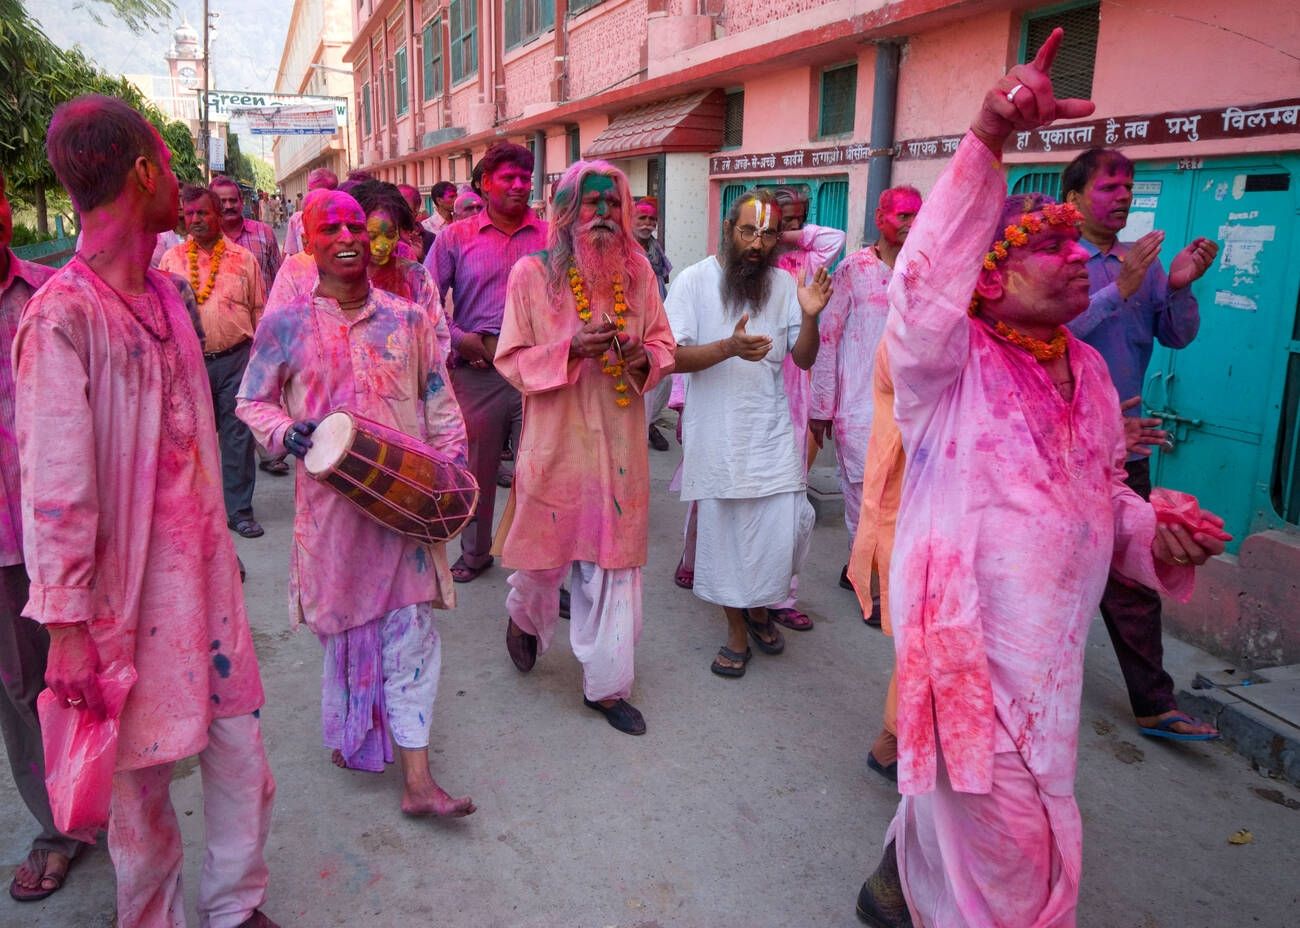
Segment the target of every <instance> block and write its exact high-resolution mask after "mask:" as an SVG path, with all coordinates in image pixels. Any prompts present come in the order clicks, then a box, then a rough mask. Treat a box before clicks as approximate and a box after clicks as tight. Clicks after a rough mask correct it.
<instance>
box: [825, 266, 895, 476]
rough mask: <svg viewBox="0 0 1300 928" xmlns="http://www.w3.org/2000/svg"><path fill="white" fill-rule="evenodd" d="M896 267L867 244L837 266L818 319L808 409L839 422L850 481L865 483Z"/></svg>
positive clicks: (838, 440)
mask: <svg viewBox="0 0 1300 928" xmlns="http://www.w3.org/2000/svg"><path fill="white" fill-rule="evenodd" d="M892 274H893V268H891V267H890V266H889V265H888V264H886V263H885V262H883V261H881V260H880V258H879V257H877V255H876V251H875V249H874V248H870V247H868V248H863V249H862V250H861V251H857V252H854V253H853V254H851V255H849V256H848V257H847V258H845V259H844V262H843V263H842V264H840V266H839V267H838V268H836V270H835V276H834V278H833V280H832V286H833V287H834V288H835V289H834V293H832V294H831V299H830V302H829V303H827V304H826V309H824V310H823V311H822V314H821V318H820V320H818V322H819V326H818V332H819V333H820V336H821V346H820V347H819V348H818V351H817V361H816V363H815V364H813V367H812V389H811V398H810V401H809V410H808V415H809V417H810V418H812V419H825V420H827V421H829V422H831V423H833V425H834V429H833V432H834V436H835V453H836V455H837V456H838V458H839V465H840V471H841V473H842V474H843V475H844V478H845V480H846V481H848V482H849V483H862V480H863V476H862V475H863V469H864V464H865V461H866V458H867V440H868V439H869V438H870V437H871V422H872V419H873V418H874V412H873V410H874V409H875V406H874V404H873V402H872V399H871V391H872V386H871V384H872V371H873V369H874V367H875V357H876V348H877V347H878V346H879V344H880V339H881V338H882V337H883V336H884V334H885V319H886V318H888V316H889V278H890V276H891V275H892Z"/></svg>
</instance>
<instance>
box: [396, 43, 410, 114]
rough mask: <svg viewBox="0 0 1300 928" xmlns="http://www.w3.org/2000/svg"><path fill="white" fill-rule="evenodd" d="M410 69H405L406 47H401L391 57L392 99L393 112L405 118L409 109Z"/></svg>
mask: <svg viewBox="0 0 1300 928" xmlns="http://www.w3.org/2000/svg"><path fill="white" fill-rule="evenodd" d="M410 74H411V71H410V68H408V67H407V55H406V46H405V45H403V46H402V47H401V48H399V49H398V50H397V52H396V53H395V54H394V55H393V99H394V101H395V106H394V112H395V113H396V114H397V115H398V116H405V115H406V113H407V111H408V110H410V108H411V92H410V91H411V88H410V85H409V81H410Z"/></svg>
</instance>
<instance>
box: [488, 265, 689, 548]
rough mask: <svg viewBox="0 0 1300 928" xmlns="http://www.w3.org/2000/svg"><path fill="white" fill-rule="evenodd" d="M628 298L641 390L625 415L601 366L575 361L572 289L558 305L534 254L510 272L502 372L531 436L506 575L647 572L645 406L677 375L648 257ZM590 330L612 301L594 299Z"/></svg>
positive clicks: (524, 449) (605, 295)
mask: <svg viewBox="0 0 1300 928" xmlns="http://www.w3.org/2000/svg"><path fill="white" fill-rule="evenodd" d="M631 260H633V261H635V262H637V263H638V264H639V265H640V266H641V267H640V271H641V273H640V274H639V279H638V280H637V281H636V282H635V284H633V283H629V284H628V287H627V302H628V311H627V313H626V315H625V316H624V318H625V319H626V320H627V329H626V331H627V332H629V333H631V334H633V335H636V336H637V337H638V338H640V339H642V340H643V341H644V342H645V348H646V354H647V355H649V358H650V370H649V373H648V374H647V375H646V380H645V382H644V383H635V382H634V380H633V378H631V377H629V378H626V380H627V383H628V386H629V389H628V392H627V394H625V395H627V396H630V397H631V398H632V399H633V402H632V403H631V404H630V405H628V406H626V407H620V406H619V405H618V404H617V403H616V402H615V398H616V397H617V396H618V395H619V394H617V393H615V392H614V380H613V378H611V377H610V376H609V375H607V374H605V373H604V372H602V370H601V361H600V360H599V359H596V358H571V357H569V341H570V340H571V339H572V338H573V336H574V335H575V334H576V333H577V331H578V329H580V328H581V327H582V320H580V319H579V318H578V311H577V308H576V306H575V303H574V298H573V294H572V293H571V292H570V291H569V287H568V282H567V281H565V282H564V283H563V284H562V285H561V286H562V290H561V295H560V296H559V298H558V299H554V298H552V296H551V294H550V293H549V292H548V289H547V279H546V269H545V267H544V266H543V264H542V262H541V260H540V259H539V258H538V257H537V256H534V255H530V256H528V257H525V258H522V259H521V260H520V261H519V262H518V263H517V264H516V265H515V267H514V269H513V270H512V271H511V272H510V281H509V283H508V285H507V288H506V309H505V317H504V320H503V321H502V324H501V340H500V342H499V343H498V345H497V354H496V366H497V370H499V371H500V372H501V375H502V376H503V377H505V378H506V379H507V380H509V381H510V382H511V383H512V384H514V386H515V387H517V388H518V389H519V390H520V392H522V393H523V395H524V430H523V436H522V438H521V439H520V447H519V456H518V459H517V463H516V465H515V482H514V499H515V512H514V521H513V523H512V524H511V527H510V531H509V534H508V535H507V536H506V542H505V547H504V549H503V551H502V553H503V559H504V562H505V564H506V566H507V567H514V568H519V569H523V570H542V569H545V568H550V567H559V566H561V565H562V564H567V563H569V562H570V561H588V562H590V563H593V564H596V565H597V566H599V567H602V568H605V569H612V568H622V567H640V566H641V565H643V564H645V562H646V539H647V532H648V515H649V503H650V472H649V461H648V459H647V453H646V440H645V433H646V423H645V404H644V403H642V402H641V399H640V397H639V396H637V394H638V393H641V392H643V391H644V390H647V389H650V388H652V387H653V386H654V385H655V384H656V383H658V382H659V381H660V380H662V379H663V378H664V377H665V376H666V375H667V373H668V372H669V371H671V370H672V366H673V355H674V353H675V351H676V349H677V344H676V342H674V341H673V336H672V331H671V330H670V329H669V327H668V317H667V316H666V315H665V313H664V307H663V302H662V301H661V300H660V299H659V287H658V285H657V284H656V283H655V277H654V273H653V271H651V269H650V265H649V263H648V262H647V261H646V260H645V258H644V257H643V256H641V255H636V256H634V257H633V258H632V259H631ZM591 310H592V315H593V318H594V319H600V318H601V317H602V314H604V313H610V314H611V315H612V313H613V299H612V295H611V294H610V293H609V292H603V291H601V290H596V291H595V292H593V293H591Z"/></svg>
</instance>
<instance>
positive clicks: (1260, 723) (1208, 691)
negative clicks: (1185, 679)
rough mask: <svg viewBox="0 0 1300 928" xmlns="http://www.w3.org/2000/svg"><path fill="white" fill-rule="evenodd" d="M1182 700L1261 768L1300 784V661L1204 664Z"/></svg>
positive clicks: (1180, 699) (1184, 692)
mask: <svg viewBox="0 0 1300 928" xmlns="http://www.w3.org/2000/svg"><path fill="white" fill-rule="evenodd" d="M1178 704H1179V706H1180V707H1181V708H1182V709H1183V710H1184V711H1186V712H1190V713H1192V714H1193V715H1197V716H1199V717H1201V718H1204V719H1206V720H1207V721H1211V722H1213V723H1214V724H1215V725H1216V726H1218V729H1219V731H1221V732H1223V739H1224V741H1226V742H1227V743H1228V744H1229V745H1231V746H1232V748H1233V749H1234V750H1236V751H1237V752H1238V753H1239V754H1242V755H1244V756H1245V757H1247V758H1248V759H1249V760H1250V761H1251V762H1252V763H1253V764H1254V765H1255V766H1256V767H1257V768H1258V769H1259V770H1261V771H1263V772H1265V773H1267V774H1269V775H1270V776H1275V777H1280V778H1282V779H1285V780H1288V781H1290V782H1291V783H1294V784H1296V785H1300V664H1293V665H1290V666H1285V667H1270V668H1267V669H1264V670H1251V671H1240V670H1237V669H1236V668H1233V667H1226V668H1220V669H1217V670H1208V669H1207V670H1199V671H1197V673H1196V675H1195V678H1194V681H1193V683H1192V686H1191V688H1190V689H1184V690H1182V691H1181V692H1180V693H1179V694H1178Z"/></svg>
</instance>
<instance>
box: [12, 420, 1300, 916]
mask: <svg viewBox="0 0 1300 928" xmlns="http://www.w3.org/2000/svg"><path fill="white" fill-rule="evenodd" d="M651 458H652V465H653V475H654V494H655V496H654V499H655V503H654V509H653V513H652V517H651V523H650V524H651V553H650V563H649V566H648V568H647V570H646V574H645V581H646V582H645V589H646V601H645V606H646V626H645V632H644V636H643V638H642V640H641V645H640V647H639V649H638V652H637V670H638V677H637V686H636V692H635V694H634V702H635V703H636V705H638V706H639V707H640V708H641V709H642V710H643V711H644V712H645V716H646V720H647V723H648V725H649V734H648V735H646V736H645V737H643V738H631V737H627V736H625V735H621V734H619V733H617V732H615V731H614V730H613V729H612V728H610V727H609V726H608V725H607V724H606V723H605V721H604V720H603V719H602V718H600V717H599V716H598V715H596V714H595V713H593V712H591V711H589V710H587V709H585V708H584V707H583V706H582V703H581V682H580V672H579V668H578V665H577V663H576V662H575V661H574V660H573V658H572V655H571V654H570V651H569V647H568V643H567V640H564V639H563V638H561V639H560V640H558V641H557V644H556V647H555V648H554V649H553V651H552V652H551V653H549V654H547V655H546V656H545V657H543V658H542V659H541V660H539V662H538V665H537V668H536V669H535V670H534V671H533V673H532V674H530V675H528V676H522V675H520V674H519V673H518V672H517V671H516V670H515V669H514V667H513V666H512V665H511V663H510V660H509V658H508V657H507V655H506V651H505V646H504V642H503V636H504V626H505V619H504V611H503V602H504V597H505V589H506V585H505V578H506V571H504V570H502V569H500V568H499V567H498V568H496V569H494V570H492V571H490V572H489V573H488V574H486V575H484V576H483V577H482V578H480V579H479V580H478V581H476V582H474V583H472V584H470V585H469V586H462V587H458V588H457V590H458V592H459V593H460V596H461V602H460V606H459V608H458V609H456V610H455V611H454V612H452V613H449V614H447V615H446V618H445V619H444V620H443V621H442V626H441V628H442V635H443V676H442V682H441V690H440V693H439V699H438V703H437V706H436V708H435V718H434V725H433V751H434V758H435V763H436V768H435V775H436V776H437V777H438V779H439V780H440V782H441V783H442V784H443V785H444V786H445V787H446V788H447V789H448V790H449V791H451V792H452V793H453V794H456V795H459V794H461V793H464V792H468V793H470V794H472V795H473V797H474V800H475V802H476V803H477V804H478V808H479V811H478V812H477V814H475V815H474V816H472V817H471V818H469V819H465V820H460V821H455V822H446V823H444V822H431V821H419V820H411V819H406V818H404V817H403V816H402V815H401V813H400V811H399V810H398V799H399V780H398V776H397V771H396V769H395V768H390V769H389V771H388V772H387V773H386V774H384V775H381V776H375V775H369V774H363V773H354V772H345V771H340V770H337V769H335V768H334V767H332V766H331V765H330V764H329V762H328V756H327V752H326V751H325V750H324V749H322V747H321V745H320V733H319V728H320V719H319V704H318V696H319V686H320V680H319V675H320V657H321V648H320V645H319V644H318V643H317V642H316V640H315V639H314V638H313V637H312V636H311V635H310V634H309V633H308V632H307V631H306V630H305V629H302V630H299V631H298V632H296V633H295V632H291V631H290V630H289V628H288V619H287V610H286V606H285V602H286V596H285V587H286V576H287V556H288V547H289V543H290V532H291V527H290V520H291V513H292V504H293V503H292V488H291V480H289V479H283V478H272V477H269V476H266V475H264V474H261V473H259V475H258V477H259V480H258V492H257V501H256V502H257V515H258V517H259V518H260V519H261V521H262V522H263V524H264V525H265V527H266V529H267V534H266V536H265V537H264V538H261V539H258V540H254V541H244V540H242V539H241V540H239V550H240V553H241V555H242V556H243V559H244V561H245V563H246V564H247V566H248V572H249V577H248V584H247V594H248V606H249V614H250V618H251V621H252V624H253V628H254V637H255V639H256V642H257V646H258V651H259V655H260V658H261V663H262V674H263V679H264V681H265V683H266V689H267V705H266V708H265V709H264V710H263V714H262V718H263V722H264V725H265V733H266V741H267V746H268V748H269V751H270V755H271V763H272V767H273V769H274V771H275V774H276V777H277V779H278V782H279V794H278V797H277V800H276V812H275V824H274V827H273V829H272V833H271V840H270V842H269V845H268V853H269V856H270V859H271V867H272V878H271V895H270V901H269V903H268V905H267V907H266V908H267V911H268V914H270V915H271V916H273V917H274V918H275V919H276V920H277V921H279V922H280V923H281V924H282V925H283V926H285V928H290V926H295V928H306V926H312V928H315V926H344V925H358V924H369V925H374V926H376V928H378V926H380V925H388V924H393V925H407V926H438V928H497V926H501V928H507V926H508V928H604V926H618V928H668V926H689V928H708V926H720V925H744V926H748V928H802V926H845V928H847V926H851V925H855V924H857V921H856V919H855V917H854V915H853V903H854V898H855V895H856V893H857V889H858V886H859V884H860V883H861V881H862V879H863V876H864V873H865V871H866V870H867V869H869V868H870V867H872V866H874V864H875V861H876V858H877V857H878V854H879V848H880V842H881V838H882V836H883V834H884V830H885V826H886V824H887V823H888V821H889V818H890V816H891V814H892V812H893V808H894V805H895V798H896V797H895V796H894V795H893V794H892V793H891V791H890V789H889V788H888V785H887V784H886V783H885V782H884V781H883V780H880V779H879V778H877V777H876V776H874V775H873V774H870V773H867V772H866V770H865V766H864V764H863V757H864V753H865V750H866V747H867V744H868V743H869V741H870V739H871V737H873V736H874V734H875V731H876V729H877V727H878V723H879V709H880V703H881V699H882V697H883V694H884V687H885V682H886V679H887V671H888V663H889V661H888V651H889V644H888V641H887V640H886V639H885V638H884V637H883V636H882V635H881V634H880V633H879V632H877V631H874V630H871V629H869V628H867V627H866V626H865V625H863V623H862V622H861V620H860V617H859V615H858V614H857V613H856V612H855V610H854V600H853V597H852V594H850V593H848V592H846V591H844V590H841V589H839V587H838V586H837V585H836V582H835V581H836V578H837V576H838V574H839V570H840V567H841V565H842V564H843V563H844V560H845V549H846V544H847V543H846V536H845V532H844V528H843V525H842V523H841V522H840V521H839V519H838V516H831V517H829V518H823V519H822V521H821V522H820V523H819V525H818V528H817V532H816V536H815V541H814V547H813V558H812V560H811V562H810V564H809V566H808V568H807V569H806V570H805V572H804V575H803V577H802V578H801V579H802V581H803V582H802V585H801V594H802V595H801V602H802V604H803V606H804V608H805V609H807V611H808V612H809V613H811V614H812V615H813V617H814V618H815V619H816V621H817V627H816V628H815V629H814V630H813V631H811V632H807V633H802V634H799V633H793V632H787V633H786V638H787V642H788V644H787V649H786V653H785V654H784V655H782V656H779V657H765V656H763V655H761V654H757V653H756V654H755V658H754V660H753V662H752V663H751V665H750V670H749V673H748V675H747V676H746V677H745V678H744V679H743V680H739V681H732V680H722V679H719V678H717V677H714V676H712V675H711V674H710V673H709V672H708V664H709V661H710V660H711V658H712V656H713V654H714V652H715V650H716V648H717V646H718V644H720V643H721V641H722V626H723V623H722V619H721V617H720V615H719V614H715V613H716V612H717V610H715V609H714V608H713V607H708V606H706V605H705V604H703V603H702V602H700V601H699V600H697V599H695V598H694V597H693V596H692V595H691V594H690V593H687V592H685V591H682V590H679V589H677V588H676V587H675V586H673V584H672V580H671V576H672V571H673V568H674V566H675V564H676V561H677V556H678V553H679V551H680V535H679V533H680V525H681V518H682V514H683V511H684V507H683V506H682V505H681V504H680V503H679V502H678V501H677V500H676V498H675V496H672V495H670V494H669V493H668V492H667V489H666V487H667V483H668V479H669V477H670V476H671V474H672V469H673V467H674V466H675V462H676V459H677V451H676V447H675V446H674V449H673V450H672V451H670V452H669V453H667V454H656V453H654V452H651ZM824 460H830V458H824ZM502 499H503V500H504V491H502ZM453 557H454V553H453ZM1044 582H1051V578H1048V577H1045V578H1044ZM563 630H564V626H563V625H562V627H561V632H563ZM1170 651H1171V653H1170V660H1169V663H1170V665H1171V667H1172V668H1176V677H1177V678H1178V682H1179V683H1180V684H1185V683H1186V682H1187V681H1186V679H1185V675H1186V674H1187V673H1189V672H1190V670H1191V669H1192V668H1193V667H1199V666H1202V665H1205V664H1206V662H1207V660H1208V659H1207V658H1206V657H1205V656H1204V655H1200V654H1199V653H1198V652H1194V651H1192V650H1191V649H1190V648H1187V647H1185V646H1182V645H1180V644H1179V643H1178V642H1171V643H1170ZM1207 666H1211V667H1212V666H1214V664H1213V662H1212V661H1209V662H1208V665H1207ZM1079 767H1080V775H1079V789H1078V798H1079V804H1080V807H1081V809H1082V812H1083V820H1084V823H1085V848H1084V878H1083V889H1082V896H1081V900H1080V909H1079V913H1080V917H1079V923H1080V925H1082V926H1088V928H1098V926H1105V928H1211V926H1215V928H1217V926H1221V925H1222V926H1226V925H1233V926H1239V925H1249V926H1264V928H1285V926H1292V925H1295V924H1297V921H1298V917H1297V915H1296V911H1297V903H1298V902H1300V883H1298V882H1297V880H1296V874H1297V873H1300V791H1297V790H1296V789H1294V788H1292V787H1290V786H1288V785H1286V784H1285V783H1281V782H1278V781H1270V780H1267V779H1265V778H1263V777H1261V776H1260V775H1258V774H1256V773H1254V772H1253V771H1252V770H1251V769H1250V767H1249V765H1248V764H1247V762H1246V761H1245V760H1243V759H1242V758H1240V757H1238V756H1237V755H1235V754H1233V753H1231V752H1230V751H1228V750H1227V749H1225V748H1223V747H1221V746H1216V745H1210V746H1195V745H1193V746H1183V747H1179V746H1173V745H1167V744H1162V743H1152V742H1149V741H1146V740H1144V739H1140V738H1138V737H1137V736H1136V734H1135V732H1134V730H1133V727H1132V724H1131V721H1130V719H1129V718H1128V716H1127V705H1126V700H1125V697H1124V693H1123V688H1122V686H1121V684H1120V681H1119V675H1118V670H1117V668H1116V665H1115V660H1114V657H1113V655H1112V653H1111V651H1110V646H1109V643H1108V641H1107V640H1106V636H1105V632H1104V630H1103V629H1102V627H1101V623H1100V620H1098V621H1097V622H1096V624H1095V626H1094V629H1093V637H1092V640H1091V642H1090V647H1089V651H1088V666H1087V674H1086V678H1085V688H1084V708H1083V728H1082V732H1081V735H1080V762H1079ZM199 785H200V777H199V776H198V772H197V767H196V765H195V764H193V763H190V762H187V763H185V764H182V765H180V767H179V768H178V770H177V776H176V782H175V784H174V787H173V798H174V801H175V804H176V808H177V809H178V811H179V813H180V815H181V817H182V827H183V828H184V830H185V835H186V855H187V859H186V869H185V879H186V889H187V895H188V898H189V905H190V912H191V918H192V921H191V925H196V924H197V919H194V918H193V915H192V913H193V911H194V909H193V906H194V896H195V893H196V890H197V878H198V868H199V866H200V864H201V860H202V855H201V853H200V852H199V849H200V847H201V841H202V832H203V826H202V822H201V814H200V809H201V805H200V803H199ZM1239 829H1248V830H1249V831H1250V832H1251V834H1252V835H1253V843H1249V844H1245V845H1241V846H1234V845H1230V844H1229V843H1228V837H1229V836H1230V835H1232V834H1233V833H1234V832H1237V831H1238V830H1239ZM30 832H31V829H30V820H29V819H28V817H27V815H26V812H25V810H24V809H23V807H22V806H21V803H20V801H19V799H18V796H17V794H16V793H15V791H14V789H13V785H12V782H11V781H10V779H9V775H8V769H7V767H6V768H5V769H4V772H3V773H0V862H3V863H4V864H5V865H9V864H13V863H15V862H17V861H18V860H19V859H21V857H22V855H23V854H24V852H25V850H26V847H27V842H28V840H29V837H30ZM112 911H113V881H112V869H111V866H110V862H109V860H108V856H107V854H106V853H105V852H104V851H103V850H102V848H96V849H94V850H92V851H91V852H90V853H89V854H88V855H87V856H86V858H85V859H84V860H83V861H81V862H80V863H79V864H77V865H76V866H75V869H74V870H73V872H72V874H71V876H70V880H69V882H68V884H67V886H66V888H65V889H64V891H62V892H60V893H59V894H57V895H56V896H55V897H53V898H52V899H51V900H49V901H48V902H46V903H43V904H35V905H30V906H26V907H22V908H20V907H19V906H18V905H17V904H15V903H11V902H10V901H9V900H8V899H7V898H3V897H0V926H4V928H19V926H22V928H106V926H108V925H110V924H111V921H112Z"/></svg>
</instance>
